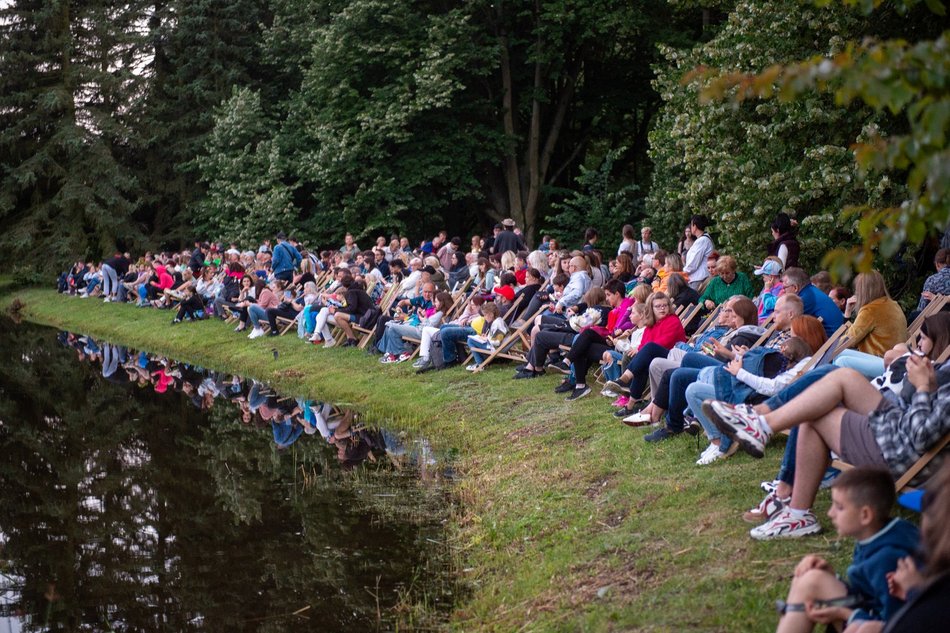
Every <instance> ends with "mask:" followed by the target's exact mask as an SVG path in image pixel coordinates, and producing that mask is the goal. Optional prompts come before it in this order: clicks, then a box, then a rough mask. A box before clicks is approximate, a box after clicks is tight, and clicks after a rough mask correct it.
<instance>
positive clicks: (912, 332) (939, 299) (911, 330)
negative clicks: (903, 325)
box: [907, 295, 950, 345]
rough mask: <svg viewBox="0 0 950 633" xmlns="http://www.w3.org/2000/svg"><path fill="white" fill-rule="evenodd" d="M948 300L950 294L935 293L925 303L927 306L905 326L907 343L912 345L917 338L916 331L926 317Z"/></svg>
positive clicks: (935, 312) (940, 308) (941, 308)
mask: <svg viewBox="0 0 950 633" xmlns="http://www.w3.org/2000/svg"><path fill="white" fill-rule="evenodd" d="M948 300H950V295H937V296H936V297H934V299H933V301H931V302H930V303H928V304H927V307H926V308H924V309H923V310H921V311H920V314H918V315H917V318H916V319H914V322H913V323H911V324H910V326H909V327H908V328H907V344H908V345H912V344H913V343H914V339H915V338H917V332H918V331H919V330H920V328H921V326H923V324H924V321H925V320H927V318H928V317H931V316H933V315H935V314H937V313H938V312H940V311H941V310H943V308H944V306H945V305H946V304H947V301H948Z"/></svg>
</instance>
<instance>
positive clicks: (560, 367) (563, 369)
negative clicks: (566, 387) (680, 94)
mask: <svg viewBox="0 0 950 633" xmlns="http://www.w3.org/2000/svg"><path fill="white" fill-rule="evenodd" d="M548 368H550V369H553V370H554V371H556V372H560V373H562V374H569V373H571V366H570V365H568V364H567V363H566V362H565V361H563V360H559V361H558V362H556V363H551V364H550V365H548Z"/></svg>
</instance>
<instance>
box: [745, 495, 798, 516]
mask: <svg viewBox="0 0 950 633" xmlns="http://www.w3.org/2000/svg"><path fill="white" fill-rule="evenodd" d="M791 502H792V498H791V497H785V498H784V499H779V497H778V495H776V494H775V490H772V491H770V492H769V493H768V494H767V495H765V498H764V499H762V501H760V502H759V505H757V506H756V507H754V508H752V509H751V510H749V511H748V512H743V513H742V520H743V521H745V522H746V523H755V524H756V525H762V524H763V523H765V522H766V521H768V520H769V519H771V518H772V517H774V516H775V515H776V514H778V513H779V512H780V511H781V510H783V509H784V508H785V506H787V505H788V504H789V503H791Z"/></svg>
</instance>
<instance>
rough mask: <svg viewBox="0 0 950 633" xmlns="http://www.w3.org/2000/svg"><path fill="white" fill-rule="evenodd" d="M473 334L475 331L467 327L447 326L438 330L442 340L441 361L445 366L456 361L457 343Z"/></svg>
mask: <svg viewBox="0 0 950 633" xmlns="http://www.w3.org/2000/svg"><path fill="white" fill-rule="evenodd" d="M473 334H475V330H474V329H473V328H470V327H468V326H467V325H465V326H457V325H449V326H446V327H444V328H442V329H441V330H439V337H440V338H441V339H442V360H443V361H445V363H446V364H448V363H454V362H455V361H456V360H458V352H456V348H457V347H458V343H459V342H460V341H464V340H465V339H467V338H468V337H469V336H472V335H473Z"/></svg>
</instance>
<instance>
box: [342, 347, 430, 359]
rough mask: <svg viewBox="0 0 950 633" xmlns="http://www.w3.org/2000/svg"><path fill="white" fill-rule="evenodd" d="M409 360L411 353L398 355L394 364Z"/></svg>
mask: <svg viewBox="0 0 950 633" xmlns="http://www.w3.org/2000/svg"><path fill="white" fill-rule="evenodd" d="M328 347H329V346H328ZM410 358H412V352H403V353H402V354H400V355H399V356H397V357H396V362H397V363H404V362H406V361H407V360H409V359H410Z"/></svg>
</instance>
